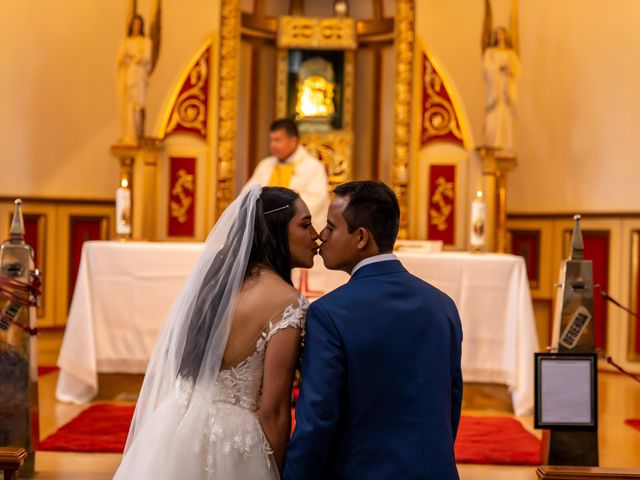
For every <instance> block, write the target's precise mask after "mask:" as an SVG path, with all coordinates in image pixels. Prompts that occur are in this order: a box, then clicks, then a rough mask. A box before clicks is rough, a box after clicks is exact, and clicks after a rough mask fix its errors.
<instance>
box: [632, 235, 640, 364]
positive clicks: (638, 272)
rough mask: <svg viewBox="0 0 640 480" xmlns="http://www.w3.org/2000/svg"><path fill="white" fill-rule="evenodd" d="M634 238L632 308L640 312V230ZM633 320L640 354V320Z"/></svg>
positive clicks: (637, 350) (636, 347) (637, 349)
mask: <svg viewBox="0 0 640 480" xmlns="http://www.w3.org/2000/svg"><path fill="white" fill-rule="evenodd" d="M633 239H634V240H635V245H634V252H636V253H635V259H634V260H635V264H634V267H635V272H633V275H635V291H634V292H633V294H634V295H635V302H633V304H632V308H633V309H634V311H635V312H636V313H638V312H640V258H638V257H639V256H640V232H636V233H635V235H634V236H633ZM632 320H633V321H635V326H636V327H635V332H636V338H635V354H636V355H639V356H640V320H638V319H637V318H634V319H632Z"/></svg>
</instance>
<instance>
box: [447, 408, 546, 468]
mask: <svg viewBox="0 0 640 480" xmlns="http://www.w3.org/2000/svg"><path fill="white" fill-rule="evenodd" d="M540 448H541V444H540V440H538V439H537V438H536V437H535V436H534V435H532V434H531V433H530V432H528V431H527V430H525V428H524V427H523V426H522V424H521V423H520V422H519V421H517V420H516V419H514V418H509V417H469V416H466V415H463V416H462V418H461V419H460V428H459V429H458V438H457V439H456V461H457V462H458V463H486V464H492V465H494V464H502V465H540V460H541V450H540Z"/></svg>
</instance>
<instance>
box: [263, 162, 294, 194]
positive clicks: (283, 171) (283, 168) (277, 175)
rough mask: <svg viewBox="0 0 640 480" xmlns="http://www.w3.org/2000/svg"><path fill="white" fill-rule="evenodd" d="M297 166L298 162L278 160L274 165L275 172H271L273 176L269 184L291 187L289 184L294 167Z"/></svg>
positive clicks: (271, 185)
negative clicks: (281, 161)
mask: <svg viewBox="0 0 640 480" xmlns="http://www.w3.org/2000/svg"><path fill="white" fill-rule="evenodd" d="M295 167H296V162H294V163H280V162H277V163H276V164H275V165H274V166H273V172H271V178H270V179H269V186H270V187H286V188H289V184H290V183H291V177H292V176H293V169H294V168H295Z"/></svg>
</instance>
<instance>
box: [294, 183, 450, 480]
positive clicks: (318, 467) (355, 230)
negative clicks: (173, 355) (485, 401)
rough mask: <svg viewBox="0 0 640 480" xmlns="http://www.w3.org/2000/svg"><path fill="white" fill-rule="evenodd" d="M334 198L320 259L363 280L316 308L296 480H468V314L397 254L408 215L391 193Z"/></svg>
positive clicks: (346, 189)
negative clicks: (464, 347)
mask: <svg viewBox="0 0 640 480" xmlns="http://www.w3.org/2000/svg"><path fill="white" fill-rule="evenodd" d="M334 193H335V199H334V200H333V201H332V202H331V205H330V207H329V214H328V217H327V226H326V227H325V229H324V230H322V232H321V233H320V240H322V242H323V243H322V245H321V247H320V255H321V256H322V258H323V260H324V264H325V265H326V267H327V268H329V269H331V270H343V271H345V272H347V273H349V274H351V279H350V280H349V282H348V283H347V284H346V285H343V286H342V287H340V288H338V289H336V290H334V291H333V292H331V293H329V294H327V295H325V296H323V297H322V298H320V299H319V300H316V301H315V302H314V303H313V304H312V305H311V307H310V308H309V312H308V317H307V338H306V346H305V352H304V358H303V363H302V389H301V392H300V397H299V398H298V401H297V404H296V427H295V430H294V432H293V436H292V438H291V440H290V443H289V445H288V447H287V453H286V462H285V468H284V474H283V476H284V479H285V480H294V479H299V480H312V479H322V480H325V479H326V480H328V479H331V480H333V479H335V480H342V479H344V480H346V479H349V480H356V479H357V480H368V479H376V480H380V479H403V480H409V479H422V480H424V479H434V480H435V479H437V480H450V479H458V472H457V469H456V464H455V456H454V451H453V444H454V441H455V438H456V433H457V430H458V422H459V420H460V408H461V402H462V374H461V371H460V355H461V342H462V327H461V324H460V318H459V317H458V311H457V309H456V306H455V304H454V303H453V301H452V300H451V299H450V298H449V297H448V296H446V295H445V294H444V293H442V292H441V291H439V290H438V289H436V288H434V287H433V286H431V285H429V284H428V283H425V282H423V281H422V280H420V279H419V278H416V277H414V276H413V275H411V274H410V273H408V272H407V271H406V270H405V268H404V267H403V266H402V264H401V263H400V262H399V261H398V259H397V258H396V257H395V255H393V253H392V250H393V244H394V242H395V240H396V236H397V234H398V224H399V217H400V210H399V208H398V202H397V200H396V197H395V195H394V194H393V192H392V191H391V190H390V189H389V187H387V186H386V185H384V184H383V183H379V182H372V181H366V182H351V183H346V184H343V185H340V186H338V187H337V188H336V189H335V191H334Z"/></svg>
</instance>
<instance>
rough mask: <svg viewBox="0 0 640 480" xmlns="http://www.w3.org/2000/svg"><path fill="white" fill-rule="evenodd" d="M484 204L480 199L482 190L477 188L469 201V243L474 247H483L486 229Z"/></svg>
mask: <svg viewBox="0 0 640 480" xmlns="http://www.w3.org/2000/svg"><path fill="white" fill-rule="evenodd" d="M486 212H487V211H486V205H485V204H484V201H483V200H482V191H480V190H478V192H477V193H476V198H475V199H474V200H473V202H471V228H470V232H471V234H470V242H469V243H470V244H471V246H472V247H474V248H475V249H480V248H482V247H484V244H485V230H486V219H487V213H486Z"/></svg>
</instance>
